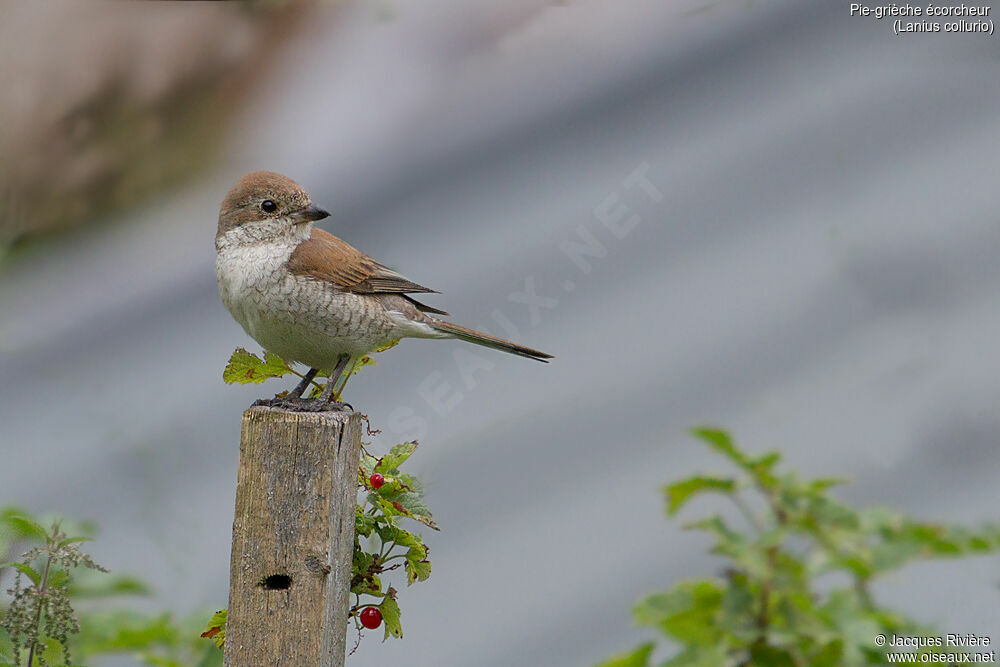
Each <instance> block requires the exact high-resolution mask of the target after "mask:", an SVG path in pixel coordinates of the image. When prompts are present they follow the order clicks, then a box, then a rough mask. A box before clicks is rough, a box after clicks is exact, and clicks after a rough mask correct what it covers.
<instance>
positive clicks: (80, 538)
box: [57, 536, 93, 548]
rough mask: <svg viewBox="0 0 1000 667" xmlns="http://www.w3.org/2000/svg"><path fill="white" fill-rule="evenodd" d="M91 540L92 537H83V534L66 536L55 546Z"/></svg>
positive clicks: (60, 546)
mask: <svg viewBox="0 0 1000 667" xmlns="http://www.w3.org/2000/svg"><path fill="white" fill-rule="evenodd" d="M92 541H93V538H91V537H83V536H77V537H67V538H66V539H64V540H59V544H58V545H57V546H58V547H59V548H62V547H65V546H67V545H70V544H76V543H77V542H92Z"/></svg>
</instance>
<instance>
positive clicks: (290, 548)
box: [225, 406, 361, 667]
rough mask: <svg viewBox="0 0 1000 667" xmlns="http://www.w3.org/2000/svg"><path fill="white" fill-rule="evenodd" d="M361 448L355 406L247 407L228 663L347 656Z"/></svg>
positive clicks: (334, 660) (245, 665) (319, 661)
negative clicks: (331, 408) (303, 409)
mask: <svg viewBox="0 0 1000 667" xmlns="http://www.w3.org/2000/svg"><path fill="white" fill-rule="evenodd" d="M360 450H361V416H360V415H359V414H358V413H356V412H289V411H286V410H281V409H277V408H270V407H260V406H258V407H252V408H250V409H249V410H247V411H246V412H244V413H243V432H242V436H241V439H240V463H239V477H238V480H237V485H236V514H235V518H234V520H233V551H232V560H231V565H230V583H229V617H228V620H227V624H226V644H225V664H226V666H227V667H258V666H261V665H322V666H337V667H340V666H342V665H343V664H344V658H345V648H346V638H347V613H348V609H349V607H350V581H351V559H352V555H353V545H354V512H355V510H354V508H355V505H356V502H357V489H358V464H359V457H360Z"/></svg>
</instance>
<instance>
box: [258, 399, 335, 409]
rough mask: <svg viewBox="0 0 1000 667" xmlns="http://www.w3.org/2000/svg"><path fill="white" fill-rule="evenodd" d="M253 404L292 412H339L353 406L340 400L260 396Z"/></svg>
mask: <svg viewBox="0 0 1000 667" xmlns="http://www.w3.org/2000/svg"><path fill="white" fill-rule="evenodd" d="M253 404H254V405H255V406H256V405H263V406H265V407H269V408H281V409H282V410H290V411H292V412H327V411H338V412H339V411H343V410H351V411H353V410H354V406H353V405H351V404H350V403H341V402H340V401H324V400H321V399H319V398H293V397H282V398H261V399H258V400H256V401H254V402H253Z"/></svg>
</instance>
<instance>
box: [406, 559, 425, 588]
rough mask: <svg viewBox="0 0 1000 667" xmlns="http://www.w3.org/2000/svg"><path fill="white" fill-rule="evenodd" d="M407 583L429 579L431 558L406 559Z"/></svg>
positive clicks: (411, 583) (409, 584) (410, 584)
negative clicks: (419, 559)
mask: <svg viewBox="0 0 1000 667" xmlns="http://www.w3.org/2000/svg"><path fill="white" fill-rule="evenodd" d="M405 568H406V584H407V585H408V586H412V585H413V584H414V582H417V581H427V578H428V577H430V576H431V562H430V561H429V560H421V561H411V560H409V559H407V561H406V565H405Z"/></svg>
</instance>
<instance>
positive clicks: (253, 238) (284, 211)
mask: <svg viewBox="0 0 1000 667" xmlns="http://www.w3.org/2000/svg"><path fill="white" fill-rule="evenodd" d="M329 215H330V214H329V213H327V212H326V211H324V210H323V209H321V208H317V207H316V206H313V203H312V199H310V198H309V194H308V193H307V192H306V191H305V190H303V189H302V186H300V185H299V184H298V183H296V182H295V181H293V180H292V179H290V178H288V177H287V176H282V175H281V174H276V173H274V172H273V171H252V172H250V173H249V174H246V175H245V176H243V178H241V179H240V180H239V181H237V183H236V185H234V186H233V187H232V188H231V189H230V190H229V192H228V193H227V194H226V198H225V199H223V200H222V207H221V208H220V209H219V229H218V232H217V233H216V235H215V239H216V243H217V244H218V243H219V242H220V241H221V240H223V239H226V240H227V242H235V243H255V242H260V241H267V240H271V239H275V240H276V239H279V238H284V237H286V236H288V237H300V238H308V236H309V228H310V227H311V226H312V223H314V222H316V221H317V220H322V219H323V218H325V217H327V216H329Z"/></svg>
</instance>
